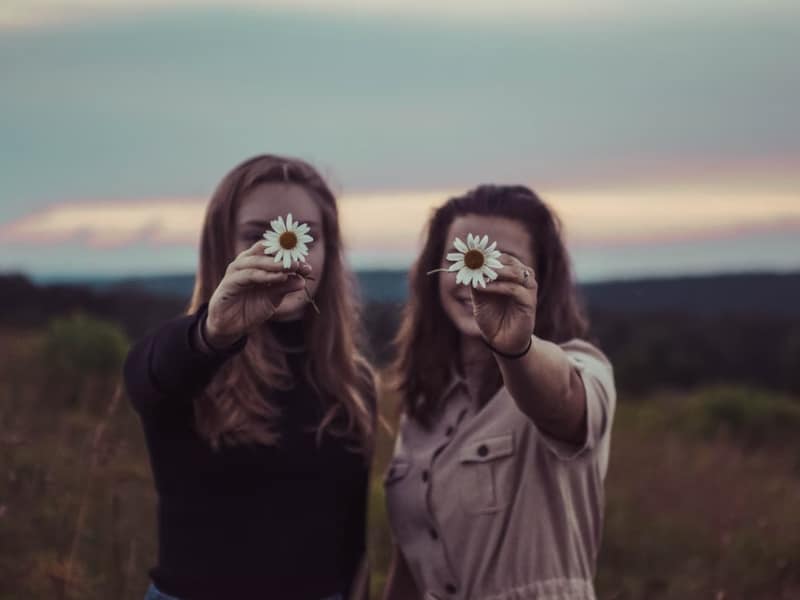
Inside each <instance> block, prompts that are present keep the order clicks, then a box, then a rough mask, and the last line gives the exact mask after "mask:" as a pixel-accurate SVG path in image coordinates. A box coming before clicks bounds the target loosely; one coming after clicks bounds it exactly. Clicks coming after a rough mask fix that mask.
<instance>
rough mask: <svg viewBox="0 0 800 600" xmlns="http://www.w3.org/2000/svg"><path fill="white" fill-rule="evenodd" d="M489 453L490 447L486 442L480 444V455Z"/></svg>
mask: <svg viewBox="0 0 800 600" xmlns="http://www.w3.org/2000/svg"><path fill="white" fill-rule="evenodd" d="M487 454H489V448H488V447H487V446H486V444H481V445H480V446H478V456H486V455H487Z"/></svg>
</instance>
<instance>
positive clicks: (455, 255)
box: [447, 252, 464, 260]
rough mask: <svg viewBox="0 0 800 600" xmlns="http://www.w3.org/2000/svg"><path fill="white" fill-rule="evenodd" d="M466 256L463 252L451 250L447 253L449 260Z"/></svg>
mask: <svg viewBox="0 0 800 600" xmlns="http://www.w3.org/2000/svg"><path fill="white" fill-rule="evenodd" d="M462 258H464V255H463V254H461V252H450V253H449V254H448V255H447V260H461V259H462Z"/></svg>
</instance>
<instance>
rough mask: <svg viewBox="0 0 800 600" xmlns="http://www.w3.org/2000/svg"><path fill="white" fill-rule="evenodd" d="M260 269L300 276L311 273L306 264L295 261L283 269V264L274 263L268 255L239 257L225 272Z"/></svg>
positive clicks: (272, 258) (273, 259)
mask: <svg viewBox="0 0 800 600" xmlns="http://www.w3.org/2000/svg"><path fill="white" fill-rule="evenodd" d="M252 268H256V269H262V270H264V271H271V272H274V273H281V272H297V273H300V274H301V275H308V274H310V273H311V267H310V266H309V265H308V263H304V262H300V261H295V262H294V264H292V266H291V267H289V268H288V269H284V268H283V263H281V262H275V257H274V256H268V255H264V254H262V255H260V256H259V255H244V256H239V257H237V258H236V260H234V261H233V262H232V263H231V264H230V265H228V269H227V272H228V273H233V272H234V271H241V270H243V269H252Z"/></svg>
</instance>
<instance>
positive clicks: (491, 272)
mask: <svg viewBox="0 0 800 600" xmlns="http://www.w3.org/2000/svg"><path fill="white" fill-rule="evenodd" d="M483 273H484V275H486V276H487V277H488V278H489V279H491V280H492V281H494V280H495V279H497V271H495V270H494V269H490V268H489V267H487V266H486V265H483Z"/></svg>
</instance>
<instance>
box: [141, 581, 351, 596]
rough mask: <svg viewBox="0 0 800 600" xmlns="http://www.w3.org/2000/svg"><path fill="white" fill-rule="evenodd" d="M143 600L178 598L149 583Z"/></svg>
mask: <svg viewBox="0 0 800 600" xmlns="http://www.w3.org/2000/svg"><path fill="white" fill-rule="evenodd" d="M144 600H180V598H176V597H175V596H170V595H169V594H165V593H164V592H162V591H161V590H159V589H158V588H157V587H156V585H155V584H154V583H153V582H152V581H151V582H150V586H149V587H148V588H147V592H145V595H144ZM322 600H344V596H342V595H341V594H334V595H333V596H326V597H325V598H322Z"/></svg>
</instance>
